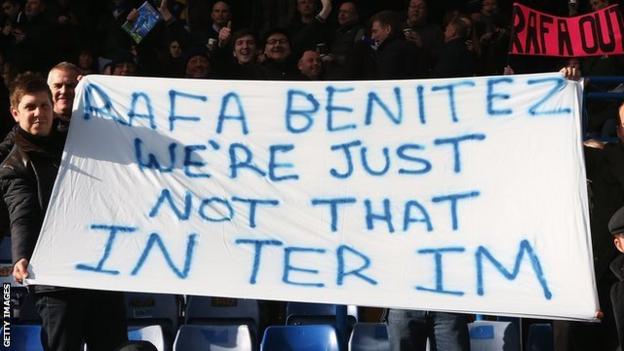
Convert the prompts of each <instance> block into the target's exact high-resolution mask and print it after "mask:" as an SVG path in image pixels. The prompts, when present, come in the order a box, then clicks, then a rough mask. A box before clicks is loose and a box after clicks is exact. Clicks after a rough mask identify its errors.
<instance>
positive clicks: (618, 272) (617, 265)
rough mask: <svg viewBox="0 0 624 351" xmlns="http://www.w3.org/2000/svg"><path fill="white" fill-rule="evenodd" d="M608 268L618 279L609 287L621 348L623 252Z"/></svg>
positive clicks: (623, 332) (623, 327) (623, 340)
mask: <svg viewBox="0 0 624 351" xmlns="http://www.w3.org/2000/svg"><path fill="white" fill-rule="evenodd" d="M609 268H611V272H613V274H614V275H615V276H616V277H617V278H618V280H619V282H617V283H615V284H613V286H612V287H611V304H612V305H613V317H615V326H616V328H617V334H618V339H619V340H620V349H621V348H622V346H623V345H624V254H622V255H619V256H618V257H616V258H615V260H613V262H611V265H610V266H609Z"/></svg>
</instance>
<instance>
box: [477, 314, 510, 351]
mask: <svg viewBox="0 0 624 351" xmlns="http://www.w3.org/2000/svg"><path fill="white" fill-rule="evenodd" d="M468 332H469V335H470V349H472V350H483V351H498V350H509V351H520V333H519V330H518V328H517V327H516V325H515V324H514V323H512V322H510V321H506V322H505V321H486V320H481V321H474V322H472V323H470V324H468Z"/></svg>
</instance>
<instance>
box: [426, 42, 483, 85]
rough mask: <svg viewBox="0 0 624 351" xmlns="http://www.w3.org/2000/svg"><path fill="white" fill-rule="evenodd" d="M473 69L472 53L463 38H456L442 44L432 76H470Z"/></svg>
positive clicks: (473, 71)
mask: <svg viewBox="0 0 624 351" xmlns="http://www.w3.org/2000/svg"><path fill="white" fill-rule="evenodd" d="M475 71H476V69H475V59H474V55H473V54H472V52H470V50H468V47H467V46H466V43H465V39H462V38H457V39H453V40H450V41H448V42H446V43H444V45H442V48H441V49H440V56H439V57H438V62H437V63H436V65H435V66H434V67H433V71H432V76H433V77H434V78H457V77H472V76H473V75H474V74H475Z"/></svg>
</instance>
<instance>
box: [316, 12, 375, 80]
mask: <svg viewBox="0 0 624 351" xmlns="http://www.w3.org/2000/svg"><path fill="white" fill-rule="evenodd" d="M338 25H339V27H338V29H336V31H335V32H334V38H333V41H332V44H331V49H330V50H329V55H328V56H327V57H324V58H323V61H327V62H328V69H327V71H328V76H329V77H330V78H331V79H335V78H342V77H343V76H344V74H345V66H346V64H347V58H348V56H349V54H350V53H351V51H352V50H353V47H354V46H355V44H356V43H357V42H360V41H361V40H362V39H363V38H364V35H365V34H366V28H365V27H364V25H362V24H361V23H360V15H359V13H358V9H357V6H356V4H355V2H354V1H346V2H343V3H342V5H340V8H339V9H338ZM321 54H323V53H322V52H321Z"/></svg>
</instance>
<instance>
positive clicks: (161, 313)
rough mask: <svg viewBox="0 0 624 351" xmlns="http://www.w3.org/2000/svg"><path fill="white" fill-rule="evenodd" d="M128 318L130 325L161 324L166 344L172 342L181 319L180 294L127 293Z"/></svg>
mask: <svg viewBox="0 0 624 351" xmlns="http://www.w3.org/2000/svg"><path fill="white" fill-rule="evenodd" d="M125 295H126V319H127V320H128V325H129V326H148V325H160V326H161V327H162V329H163V334H164V335H165V344H171V342H172V340H173V337H174V336H175V333H176V331H177V330H178V325H179V319H180V312H181V308H180V300H181V297H180V296H178V295H171V294H149V293H126V294H125Z"/></svg>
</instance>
